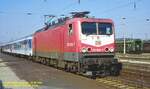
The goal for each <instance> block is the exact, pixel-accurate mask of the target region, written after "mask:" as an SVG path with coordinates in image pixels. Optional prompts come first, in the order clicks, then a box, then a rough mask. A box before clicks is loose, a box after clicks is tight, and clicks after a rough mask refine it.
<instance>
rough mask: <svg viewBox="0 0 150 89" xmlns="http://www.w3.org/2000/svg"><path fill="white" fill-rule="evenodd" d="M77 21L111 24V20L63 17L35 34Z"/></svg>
mask: <svg viewBox="0 0 150 89" xmlns="http://www.w3.org/2000/svg"><path fill="white" fill-rule="evenodd" d="M77 20H80V21H89V22H99V21H102V22H110V23H111V22H113V21H112V20H111V19H104V18H103V19H102V18H93V17H92V18H89V17H84V18H83V17H78V18H76V17H74V18H69V17H65V18H62V19H58V21H57V22H52V23H50V24H47V25H46V26H45V27H43V28H41V29H39V30H37V31H36V32H35V33H38V32H42V31H45V30H47V29H51V28H55V27H57V26H60V25H63V24H65V23H66V22H73V21H77Z"/></svg>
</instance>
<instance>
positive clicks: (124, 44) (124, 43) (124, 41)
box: [122, 18, 126, 54]
mask: <svg viewBox="0 0 150 89" xmlns="http://www.w3.org/2000/svg"><path fill="white" fill-rule="evenodd" d="M122 19H123V25H124V29H125V21H124V20H125V19H126V18H122ZM123 54H126V38H125V33H124V36H123Z"/></svg>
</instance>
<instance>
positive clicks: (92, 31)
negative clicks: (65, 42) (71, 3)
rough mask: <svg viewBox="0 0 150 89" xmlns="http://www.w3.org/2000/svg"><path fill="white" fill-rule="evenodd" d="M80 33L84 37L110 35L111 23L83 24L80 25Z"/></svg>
mask: <svg viewBox="0 0 150 89" xmlns="http://www.w3.org/2000/svg"><path fill="white" fill-rule="evenodd" d="M81 27H82V33H83V34H86V35H111V34H112V24H111V23H96V22H83V23H82V24H81Z"/></svg>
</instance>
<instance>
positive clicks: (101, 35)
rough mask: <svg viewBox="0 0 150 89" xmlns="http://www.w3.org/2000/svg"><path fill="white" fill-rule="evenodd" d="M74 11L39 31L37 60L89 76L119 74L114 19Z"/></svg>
mask: <svg viewBox="0 0 150 89" xmlns="http://www.w3.org/2000/svg"><path fill="white" fill-rule="evenodd" d="M88 13H89V12H73V13H72V17H71V18H69V17H65V18H62V19H58V21H57V23H56V22H55V23H54V22H52V23H49V24H48V25H47V26H46V27H44V28H42V29H40V30H38V31H37V32H35V34H34V36H33V55H34V56H35V57H36V61H40V62H42V63H45V64H50V65H54V66H55V67H59V68H63V69H65V70H66V71H70V72H78V73H82V74H85V75H89V76H99V75H119V72H120V70H121V66H122V65H121V63H118V61H117V59H116V58H115V38H114V37H115V31H114V24H113V21H112V20H111V19H97V18H90V17H89V16H87V14H88Z"/></svg>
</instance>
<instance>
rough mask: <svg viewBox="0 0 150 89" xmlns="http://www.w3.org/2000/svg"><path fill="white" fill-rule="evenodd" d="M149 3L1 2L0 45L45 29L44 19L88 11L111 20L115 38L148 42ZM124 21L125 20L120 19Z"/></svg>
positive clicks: (139, 0)
mask: <svg viewBox="0 0 150 89" xmlns="http://www.w3.org/2000/svg"><path fill="white" fill-rule="evenodd" d="M149 4H150V0H80V3H78V0H0V43H3V42H8V41H11V40H15V39H18V38H20V37H24V36H26V35H29V34H32V33H34V32H35V31H36V30H38V29H40V28H42V27H43V26H44V15H56V16H60V15H62V14H64V15H69V13H70V12H73V11H90V12H91V13H90V15H91V16H94V17H96V18H110V19H112V20H113V21H114V23H115V31H116V37H117V38H122V37H123V36H124V35H125V37H130V38H141V39H150V21H148V20H146V19H150V10H149V9H150V5H149ZM123 18H125V19H123Z"/></svg>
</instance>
